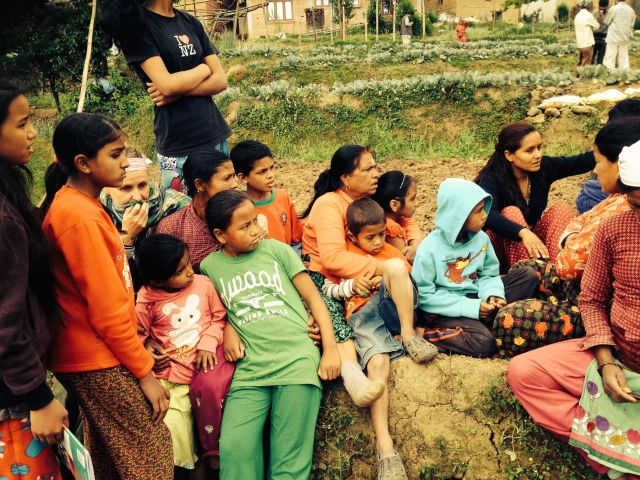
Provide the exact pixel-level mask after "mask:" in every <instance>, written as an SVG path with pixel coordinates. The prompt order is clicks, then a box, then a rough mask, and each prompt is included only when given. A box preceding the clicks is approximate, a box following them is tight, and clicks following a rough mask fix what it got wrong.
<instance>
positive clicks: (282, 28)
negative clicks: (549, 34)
mask: <svg viewBox="0 0 640 480" xmlns="http://www.w3.org/2000/svg"><path fill="white" fill-rule="evenodd" d="M239 1H240V5H239V7H240V9H241V10H244V11H245V12H246V13H244V14H243V16H241V17H240V19H239V22H238V33H239V34H241V35H244V36H246V37H247V38H257V37H261V36H266V35H267V31H268V34H269V36H274V35H275V34H276V33H278V32H284V33H285V34H287V35H298V33H299V32H300V31H302V32H303V33H306V32H312V31H313V16H312V7H313V12H314V14H315V19H316V29H317V30H323V29H327V28H329V25H330V21H331V18H330V17H331V12H332V9H331V0H239ZM370 1H371V0H354V2H355V5H354V6H355V9H354V10H355V15H354V17H353V18H352V19H351V20H350V24H358V25H362V24H363V23H364V22H365V18H366V11H367V8H368V7H369V3H370ZM551 1H554V0H551ZM569 1H577V0H569ZM635 1H637V2H640V0H635ZM312 3H313V5H312ZM413 3H414V6H415V9H416V12H417V14H418V15H420V14H421V13H422V9H423V8H424V9H425V11H434V12H436V13H437V14H440V13H448V14H451V15H453V16H456V17H460V18H467V17H475V18H478V19H479V20H491V19H492V18H493V12H494V11H495V12H496V16H497V19H498V20H504V21H507V22H510V23H517V21H518V11H517V10H516V9H513V8H512V9H509V10H507V11H506V12H503V13H500V12H498V10H499V9H500V8H501V7H502V3H503V0H413ZM178 7H179V8H181V9H184V10H186V11H188V12H189V13H191V14H194V15H195V16H197V17H198V18H200V20H201V21H203V23H205V25H207V24H210V23H211V21H212V19H213V18H215V16H216V13H217V12H220V11H222V10H229V11H231V12H232V11H234V9H235V2H234V1H233V0H219V1H213V0H211V1H206V0H180V3H179V4H178ZM380 8H381V11H382V13H383V15H385V16H387V15H389V16H391V13H392V10H391V9H392V8H393V4H392V0H380ZM241 14H242V12H241ZM370 33H372V32H370Z"/></svg>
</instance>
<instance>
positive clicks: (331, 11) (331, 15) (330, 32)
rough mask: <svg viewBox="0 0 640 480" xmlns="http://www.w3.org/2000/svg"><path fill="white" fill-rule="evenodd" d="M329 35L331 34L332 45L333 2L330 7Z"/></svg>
mask: <svg viewBox="0 0 640 480" xmlns="http://www.w3.org/2000/svg"><path fill="white" fill-rule="evenodd" d="M329 35H330V36H331V45H333V3H332V4H331V6H330V7H329Z"/></svg>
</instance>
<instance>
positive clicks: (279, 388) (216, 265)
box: [200, 190, 340, 480]
mask: <svg viewBox="0 0 640 480" xmlns="http://www.w3.org/2000/svg"><path fill="white" fill-rule="evenodd" d="M205 218H206V220H207V226H208V228H209V230H210V231H211V232H212V234H213V235H214V236H215V237H216V238H217V239H218V241H219V242H220V243H221V244H222V250H219V251H217V252H214V253H212V254H210V255H209V256H208V257H207V258H205V259H204V260H203V262H202V263H201V264H200V271H201V273H203V274H204V275H207V276H208V277H209V278H211V281H212V282H213V283H214V285H215V287H216V290H217V291H218V293H219V294H220V298H221V299H222V301H223V303H224V305H225V307H226V309H227V313H228V318H229V321H230V323H231V325H232V326H233V328H231V327H229V326H228V327H227V332H226V333H225V341H224V351H225V358H226V359H227V361H233V362H235V361H237V362H238V365H237V367H236V371H235V374H234V377H233V381H232V383H231V388H230V390H229V395H228V397H227V402H226V405H225V410H224V416H223V419H222V429H221V434H220V478H221V479H222V480H237V479H239V478H242V479H243V480H254V479H255V480H261V479H262V478H263V477H264V463H263V458H262V430H263V428H264V424H265V421H266V419H267V415H268V413H269V412H270V411H271V451H270V462H269V478H279V477H280V476H282V475H284V476H286V477H287V478H296V479H303V478H309V473H310V471H311V461H312V456H313V440H314V433H315V424H316V419H317V416H318V410H319V408H320V399H321V396H322V391H321V388H322V386H321V383H320V378H321V379H322V380H333V379H335V378H337V377H338V375H339V374H340V357H339V355H338V348H337V346H336V342H335V338H334V334H333V326H332V323H331V319H330V317H329V312H328V311H327V308H326V307H325V304H324V302H323V300H322V298H321V297H320V294H319V293H318V291H317V289H316V287H315V285H314V284H313V282H312V281H311V279H310V278H309V275H308V274H307V273H306V269H305V267H304V265H303V264H302V261H301V260H300V257H299V256H298V255H297V254H296V252H295V251H294V250H293V249H292V248H291V247H290V246H289V245H286V244H284V243H281V242H279V241H277V240H262V239H261V235H260V226H259V224H258V218H257V214H256V209H255V207H254V205H253V202H251V200H250V199H249V198H248V197H247V196H246V194H245V193H243V192H239V191H236V190H226V191H222V192H220V193H217V194H216V195H214V196H213V198H212V199H211V200H209V202H208V203H207V207H206V210H205ZM300 297H302V299H304V301H305V302H306V303H307V305H308V306H309V308H310V309H311V313H312V314H313V316H314V317H315V319H316V322H317V324H318V326H319V328H320V332H321V335H322V349H323V353H322V358H321V357H320V353H319V351H318V349H317V347H316V346H315V345H314V344H313V340H312V339H310V338H309V336H308V334H307V312H306V310H305V308H304V305H303V303H302V299H301V298H300ZM233 332H237V334H236V335H235V336H234V335H229V334H230V333H233ZM231 337H234V338H231ZM318 377H320V378H318Z"/></svg>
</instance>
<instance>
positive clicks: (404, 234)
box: [371, 170, 422, 254]
mask: <svg viewBox="0 0 640 480" xmlns="http://www.w3.org/2000/svg"><path fill="white" fill-rule="evenodd" d="M417 195H418V182H417V181H416V179H415V178H413V177H411V176H410V175H405V174H404V173H402V172H401V171H399V170H391V171H390V172H387V173H384V174H382V175H381V176H380V178H379V179H378V189H377V190H376V193H375V194H374V195H373V196H372V197H371V198H372V199H373V200H375V201H376V202H377V203H378V205H380V206H381V207H382V209H383V210H384V215H385V217H386V222H387V231H386V242H387V243H388V244H389V245H393V246H394V247H396V248H397V249H398V250H400V251H401V252H402V253H403V254H405V252H406V250H407V247H409V246H411V245H418V244H419V243H420V242H421V241H422V237H418V238H415V237H412V234H411V232H409V230H408V229H407V227H406V220H407V219H408V218H412V217H413V214H414V212H415V211H416V197H417Z"/></svg>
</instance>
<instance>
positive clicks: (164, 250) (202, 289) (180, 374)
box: [135, 234, 235, 478]
mask: <svg viewBox="0 0 640 480" xmlns="http://www.w3.org/2000/svg"><path fill="white" fill-rule="evenodd" d="M135 255H136V265H137V267H138V269H139V271H140V274H141V275H142V277H143V278H144V281H145V285H144V286H143V287H142V288H141V289H140V292H139V293H138V301H137V303H136V318H137V321H138V325H140V326H141V327H142V328H143V329H144V331H145V333H144V334H141V335H140V340H141V341H142V342H144V343H145V345H146V347H147V350H149V352H150V353H151V355H152V356H153V357H154V359H155V366H154V372H155V375H156V377H157V378H158V379H159V380H160V382H161V383H162V384H163V385H164V386H165V387H167V388H168V389H169V391H170V392H171V399H170V404H169V412H168V413H167V416H166V418H165V422H166V423H167V425H168V426H169V430H170V431H171V437H172V440H173V452H174V464H175V465H176V466H178V467H183V468H186V469H189V470H192V472H191V473H193V477H194V478H195V477H196V476H198V475H201V474H202V469H203V468H204V465H203V464H202V463H201V462H199V463H197V464H196V461H197V456H196V445H195V437H194V417H195V427H197V431H198V435H199V438H200V443H201V445H202V448H203V454H202V458H206V459H208V460H207V461H208V463H209V465H210V466H211V468H219V457H218V455H219V446H218V440H219V438H220V425H221V422H222V405H223V404H224V400H225V399H226V396H227V393H228V391H229V386H230V384H231V379H232V377H233V372H234V370H235V364H233V363H227V362H226V361H225V358H224V354H223V351H222V340H223V332H224V327H225V325H226V323H227V321H226V311H225V308H224V305H223V304H222V302H221V300H220V297H219V296H218V293H217V292H216V289H215V288H214V286H213V283H211V280H209V278H207V277H205V276H203V275H195V274H194V273H193V268H192V267H191V262H190V260H189V251H188V249H187V245H186V244H185V243H184V242H183V241H182V240H179V239H177V238H175V237H172V236H171V235H163V234H155V235H151V236H150V237H148V238H146V239H145V240H144V241H142V242H141V243H140V245H139V246H138V247H137V248H136V254H135Z"/></svg>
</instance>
